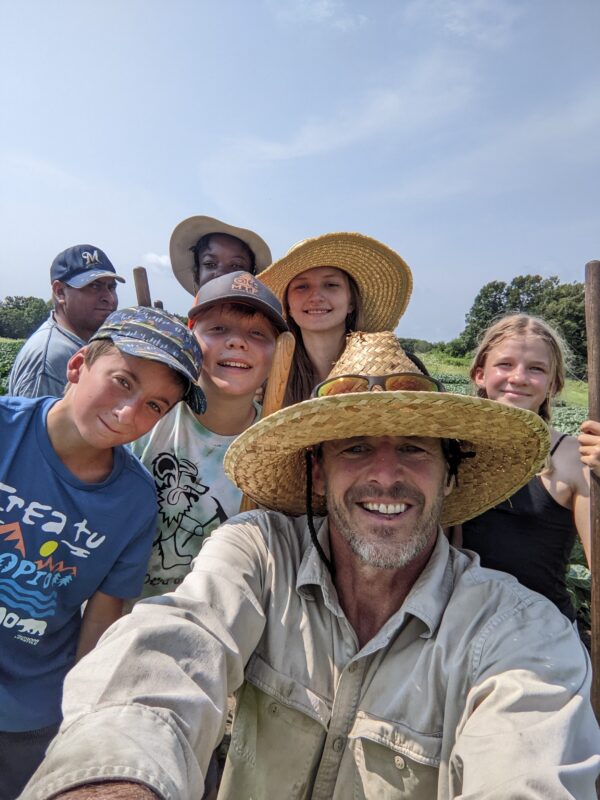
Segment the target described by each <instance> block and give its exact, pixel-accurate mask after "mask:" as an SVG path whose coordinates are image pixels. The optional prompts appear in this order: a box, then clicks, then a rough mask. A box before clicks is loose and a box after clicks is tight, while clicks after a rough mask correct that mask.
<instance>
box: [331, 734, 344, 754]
mask: <svg viewBox="0 0 600 800" xmlns="http://www.w3.org/2000/svg"><path fill="white" fill-rule="evenodd" d="M344 741H345V740H344V737H343V736H337V737H336V738H335V739H334V740H333V744H332V747H333V749H334V750H335V752H336V753H339V752H340V751H341V750H343V749H344Z"/></svg>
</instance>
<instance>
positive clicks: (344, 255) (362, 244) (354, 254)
mask: <svg viewBox="0 0 600 800" xmlns="http://www.w3.org/2000/svg"><path fill="white" fill-rule="evenodd" d="M315 267H336V268H337V269H341V270H343V271H344V272H346V273H347V274H348V275H350V277H351V278H353V280H354V281H355V283H356V285H357V287H358V291H359V294H360V296H361V300H362V310H363V321H362V328H361V329H362V330H364V331H367V332H374V331H386V330H393V329H394V328H395V327H396V325H397V324H398V322H399V321H400V318H401V317H402V315H403V314H404V312H405V310H406V307H407V305H408V301H409V300H410V296H411V293H412V286H413V278H412V272H411V271H410V267H409V266H408V264H407V263H406V262H405V261H404V259H403V258H402V257H401V256H400V255H398V253H396V252H395V250H392V248H391V247H387V245H385V244H383V243H382V242H379V241H377V239H373V238H371V237H370V236H365V235H364V234H362V233H326V234H323V235H322V236H315V237H313V238H311V239H304V240H303V241H301V242H298V243H297V244H295V245H294V246H293V247H291V248H290V249H289V250H288V252H287V253H286V255H285V256H283V258H280V259H279V260H278V261H275V262H274V263H273V264H271V266H270V267H268V269H266V270H265V271H264V272H263V273H262V274H261V276H260V279H261V281H262V282H263V283H264V284H266V285H267V286H268V287H269V288H270V289H271V291H273V292H274V293H275V294H276V295H277V296H278V297H279V299H280V301H281V303H282V305H283V306H284V308H285V294H286V289H287V287H288V286H289V283H290V281H291V280H292V279H293V278H294V277H296V275H299V274H300V273H301V272H304V271H305V270H309V269H314V268H315Z"/></svg>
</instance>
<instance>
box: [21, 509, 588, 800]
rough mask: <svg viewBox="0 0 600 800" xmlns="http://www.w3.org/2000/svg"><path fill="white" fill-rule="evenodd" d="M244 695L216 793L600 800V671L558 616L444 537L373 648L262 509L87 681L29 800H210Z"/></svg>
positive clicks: (228, 530) (101, 649) (77, 672)
mask: <svg viewBox="0 0 600 800" xmlns="http://www.w3.org/2000/svg"><path fill="white" fill-rule="evenodd" d="M319 537H320V539H321V541H322V542H323V544H324V546H327V540H328V537H327V525H326V524H322V525H321V527H320V530H319ZM233 691H237V694H238V707H237V714H236V718H235V722H234V728H233V734H232V741H231V747H230V750H229V755H228V762H227V766H226V769H225V775H224V779H223V783H222V785H221V790H220V793H219V798H228V799H230V800H242V798H243V799H244V800H248V798H253V800H263V799H264V800H266V799H267V798H268V799H269V800H279V798H282V799H283V798H285V800H291V799H292V798H313V799H314V800H332V798H333V800H349V799H350V798H352V799H353V800H357V799H358V798H386V800H393V799H394V798H411V800H414V799H415V798H418V799H419V800H430V799H431V798H436V797H437V798H440V799H441V798H455V797H461V798H498V800H500V799H501V800H506V798H512V797H515V798H516V797H518V798H521V799H524V798H544V799H547V798H553V800H554V799H555V798H567V797H575V798H579V800H581V799H582V798H590V800H591V799H592V798H595V794H594V778H595V775H596V773H597V772H598V764H599V762H600V758H599V757H598V752H599V750H600V746H599V733H598V727H597V725H596V722H595V720H594V717H593V714H592V710H591V707H590V704H589V700H588V692H589V661H588V659H587V656H586V654H585V652H584V650H583V648H582V646H581V643H580V641H579V639H578V637H577V635H576V634H575V632H574V630H573V628H572V626H571V624H570V622H569V621H568V620H567V619H566V617H564V616H563V615H562V614H560V612H559V611H557V609H556V608H555V607H554V606H553V605H552V604H551V603H550V602H549V601H547V600H546V599H544V598H543V597H541V596H540V595H538V594H535V593H534V592H531V591H529V590H528V589H526V588H524V587H523V586H521V585H520V584H518V583H517V582H516V581H515V580H514V579H513V578H510V577H509V576H507V575H504V574H503V573H499V572H495V571H492V570H485V569H482V568H481V567H480V566H479V562H478V559H477V557H476V556H474V554H472V553H468V552H463V551H459V550H456V549H454V548H453V547H450V546H449V545H448V542H447V540H446V539H445V538H444V536H443V535H442V534H441V533H440V535H439V537H438V540H437V543H436V546H435V549H434V552H433V553H432V556H431V558H430V560H429V562H428V564H427V566H426V567H425V569H424V571H423V572H422V574H421V575H420V577H419V579H418V580H417V582H416V583H415V585H414V587H413V589H412V590H411V592H410V594H409V595H408V597H407V598H406V600H405V602H404V604H403V605H402V607H401V608H400V609H399V610H398V611H397V612H396V613H395V614H394V615H393V616H392V617H391V618H390V619H389V620H388V621H387V623H386V624H385V625H384V626H383V628H382V629H381V630H380V631H379V633H378V634H377V635H376V636H375V637H374V638H373V639H372V640H371V641H370V642H369V643H368V644H366V645H365V646H364V647H363V648H362V649H360V648H359V645H358V641H357V638H356V635H355V633H354V631H353V629H352V628H351V626H350V624H349V623H348V620H347V619H346V617H345V615H344V612H343V611H342V609H341V607H340V604H339V602H338V598H337V594H336V590H335V587H334V585H333V583H332V580H331V578H330V576H329V573H328V572H327V570H326V569H325V567H324V566H323V564H322V562H321V561H320V559H319V557H318V555H317V553H316V551H315V549H314V547H313V545H312V544H311V542H310V537H309V534H308V530H307V526H306V519H305V518H304V517H301V518H298V519H292V518H289V517H286V516H284V515H282V514H277V513H274V512H262V511H255V512H249V513H247V514H245V515H242V516H240V517H237V518H235V519H234V520H231V521H230V522H229V523H227V524H225V525H224V526H222V527H221V528H220V529H219V530H218V532H216V533H215V534H214V535H213V536H212V537H211V538H210V539H209V540H208V542H207V543H206V546H205V547H204V548H203V549H202V551H201V553H200V555H199V556H198V558H197V559H196V561H195V563H194V568H193V571H192V572H191V574H190V575H188V577H187V578H186V579H185V581H184V582H183V584H182V585H181V586H180V587H179V589H178V590H177V591H176V592H175V593H173V594H169V595H165V596H163V597H159V598H154V599H152V600H149V601H145V602H144V603H141V604H138V605H137V606H136V607H135V609H134V610H133V613H132V614H131V615H129V616H128V617H126V618H123V619H122V620H120V621H119V622H118V623H117V624H116V625H115V626H113V627H112V628H111V629H110V631H109V632H108V633H107V634H106V635H105V636H104V638H103V639H102V641H101V644H100V646H98V647H97V648H96V650H95V651H93V652H92V653H91V654H90V655H89V656H87V657H86V658H85V659H84V660H83V661H82V662H81V663H80V664H79V665H78V666H77V667H76V668H75V669H74V670H73V671H72V672H71V674H70V676H69V678H68V679H67V684H66V693H65V718H66V723H65V725H64V727H63V731H62V734H60V735H59V737H58V738H57V739H56V740H55V743H54V745H53V746H52V747H51V749H50V751H49V756H48V757H47V759H46V761H45V762H44V764H43V765H42V767H41V768H40V770H38V772H37V773H36V775H35V776H34V778H33V779H32V782H31V783H30V785H29V788H28V789H27V790H26V791H25V793H24V794H23V795H22V797H23V800H32V799H33V798H37V799H39V798H48V797H50V796H51V795H52V794H53V793H55V792H57V791H59V790H60V789H65V788H68V787H72V786H75V785H78V784H81V783H85V782H90V781H93V780H98V779H99V778H103V779H108V778H113V779H115V778H125V779H130V780H136V781H140V782H142V783H144V784H146V785H147V786H149V787H151V788H152V789H153V790H154V791H155V792H156V793H157V794H158V795H159V796H160V797H162V798H169V800H188V798H189V799H190V800H192V798H193V800H198V799H199V798H200V797H201V795H202V789H203V776H204V775H205V774H206V768H207V764H208V761H209V758H210V755H211V753H212V751H213V749H214V748H215V746H216V744H217V742H218V741H219V740H220V738H221V736H222V734H223V729H224V724H225V717H226V713H227V695H228V694H230V693H231V692H233Z"/></svg>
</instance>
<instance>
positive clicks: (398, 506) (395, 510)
mask: <svg viewBox="0 0 600 800" xmlns="http://www.w3.org/2000/svg"><path fill="white" fill-rule="evenodd" d="M362 505H363V508H366V509H367V511H378V512H379V513H380V514H402V512H403V511H406V509H407V508H408V506H407V505H406V503H393V504H391V505H387V504H386V503H363V504H362Z"/></svg>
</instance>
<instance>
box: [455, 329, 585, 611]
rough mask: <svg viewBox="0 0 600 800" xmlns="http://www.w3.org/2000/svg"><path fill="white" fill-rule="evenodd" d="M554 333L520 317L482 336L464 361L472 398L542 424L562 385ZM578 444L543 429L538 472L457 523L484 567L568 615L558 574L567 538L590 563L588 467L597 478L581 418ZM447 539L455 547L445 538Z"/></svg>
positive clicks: (567, 600)
mask: <svg viewBox="0 0 600 800" xmlns="http://www.w3.org/2000/svg"><path fill="white" fill-rule="evenodd" d="M563 352H564V351H563V345H562V341H561V339H560V336H559V335H558V334H557V333H556V332H555V331H554V330H552V328H551V327H550V326H549V325H547V324H546V323H545V322H543V321H542V320H540V319H537V318H535V317H531V316H529V315H527V314H512V315H509V316H507V317H503V318H502V319H500V320H499V321H498V322H496V323H495V324H494V325H492V326H491V327H490V328H489V329H488V330H487V331H486V333H485V334H484V336H483V339H482V342H481V344H480V346H479V349H478V350H477V353H476V354H475V357H474V359H473V362H472V365H471V372H470V374H471V380H473V382H474V384H475V385H476V387H477V394H478V395H479V396H480V397H487V398H489V399H491V400H496V401H497V402H500V403H504V404H506V405H512V406H516V407H518V408H523V409H527V410H529V411H534V412H536V413H537V414H539V415H540V416H541V417H542V418H543V419H544V420H545V421H546V422H547V423H549V421H550V404H551V401H552V399H553V398H554V397H555V396H556V395H557V394H558V393H559V392H560V391H561V389H562V388H563V386H564V356H563ZM582 429H583V430H584V431H585V433H584V435H583V436H581V437H580V440H585V441H581V442H580V443H578V440H577V439H576V438H574V437H572V436H567V435H566V434H560V433H559V432H558V431H556V430H554V429H553V428H550V432H551V436H552V447H551V452H550V455H549V457H548V461H547V464H546V466H545V468H544V470H543V471H542V472H541V473H540V474H539V475H536V476H535V477H534V478H533V479H532V480H531V481H530V482H529V483H528V484H527V485H526V486H524V487H523V488H522V489H520V490H519V491H518V492H516V493H515V494H514V495H513V496H512V497H510V498H509V499H508V500H505V501H504V502H503V503H500V504H499V505H498V506H496V507H495V508H493V509H490V510H489V511H486V512H485V513H484V514H481V515H480V516H479V517H476V518H475V519H472V520H469V521H468V522H465V523H463V525H462V546H463V547H467V548H469V549H471V550H474V551H475V552H477V553H478V554H479V556H480V558H481V563H482V565H483V566H484V567H491V568H493V569H501V570H503V571H505V572H509V573H510V574H512V575H515V577H516V578H517V579H518V580H519V581H520V582H521V583H522V584H524V585H525V586H528V587H529V588H531V589H533V590H535V591H537V592H540V593H541V594H544V595H545V596H546V597H548V598H549V599H550V600H552V601H553V602H554V603H555V604H556V605H557V606H558V608H559V609H560V610H561V611H562V612H563V613H564V614H566V615H567V616H568V617H569V618H570V619H574V618H575V612H574V609H573V607H572V604H571V601H570V598H569V594H568V592H567V588H566V583H565V574H566V569H567V565H568V562H569V556H570V553H571V549H572V547H573V543H574V541H575V537H576V536H577V535H579V537H580V538H581V541H582V544H583V548H584V551H585V554H586V557H587V559H588V562H589V560H590V507H589V480H590V477H589V468H588V465H589V467H591V468H592V469H593V470H594V472H595V473H596V474H598V475H600V424H598V423H590V422H589V421H588V422H586V423H584V425H583V426H582ZM453 539H454V541H455V543H457V544H460V541H459V539H460V532H458V537H456V535H453Z"/></svg>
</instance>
